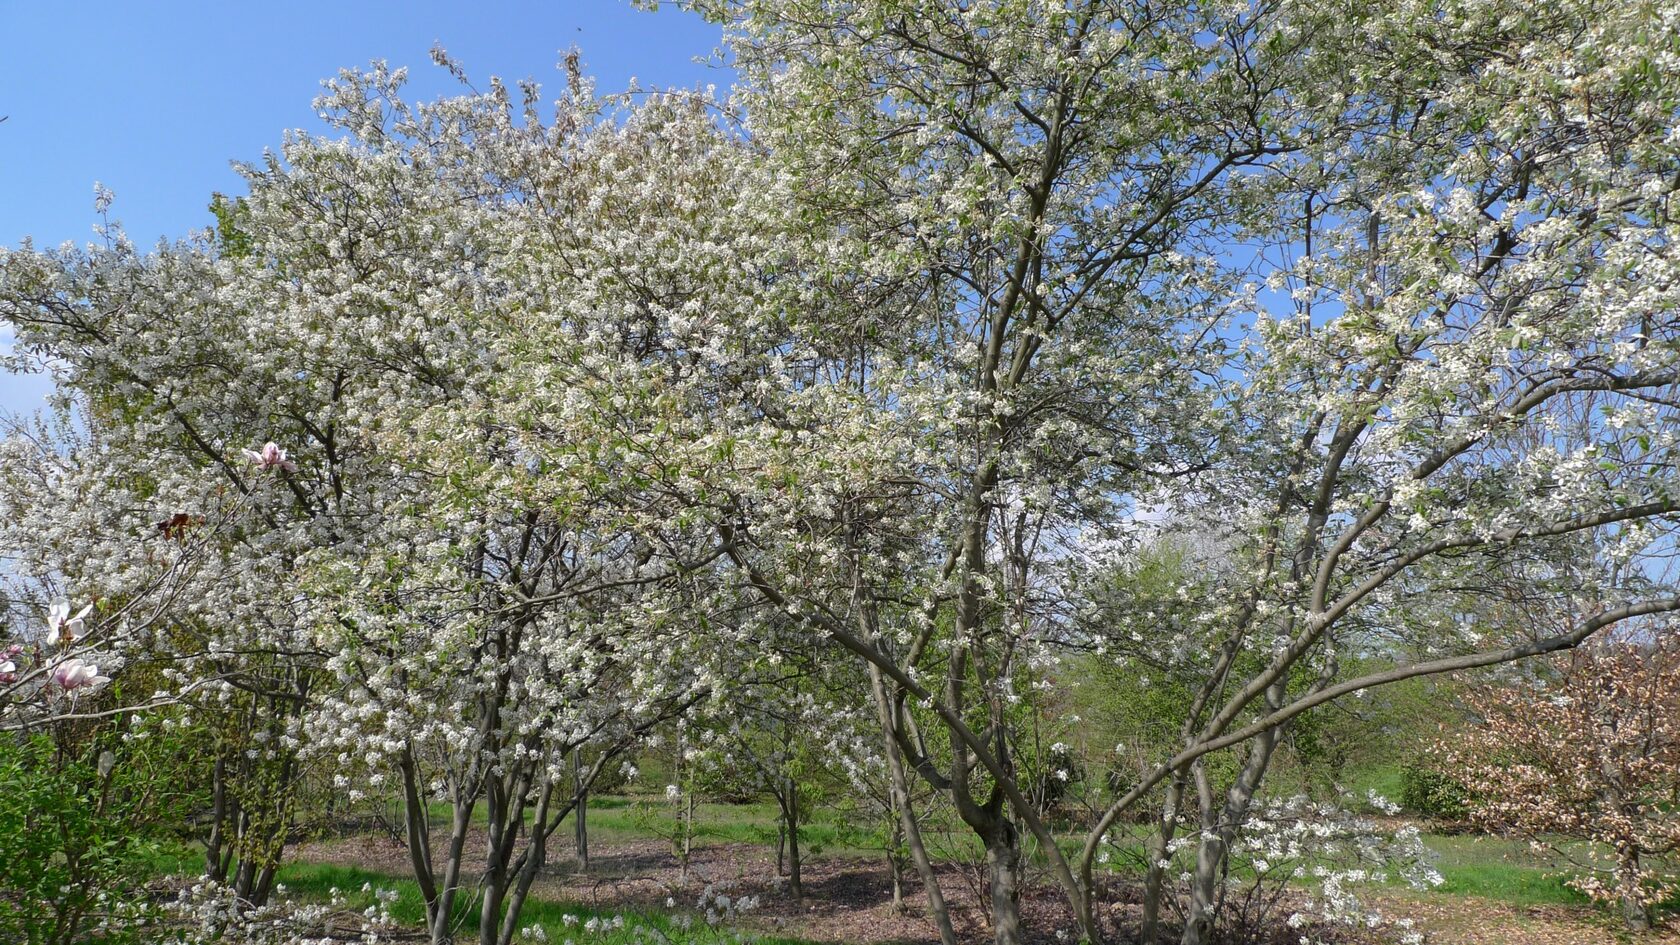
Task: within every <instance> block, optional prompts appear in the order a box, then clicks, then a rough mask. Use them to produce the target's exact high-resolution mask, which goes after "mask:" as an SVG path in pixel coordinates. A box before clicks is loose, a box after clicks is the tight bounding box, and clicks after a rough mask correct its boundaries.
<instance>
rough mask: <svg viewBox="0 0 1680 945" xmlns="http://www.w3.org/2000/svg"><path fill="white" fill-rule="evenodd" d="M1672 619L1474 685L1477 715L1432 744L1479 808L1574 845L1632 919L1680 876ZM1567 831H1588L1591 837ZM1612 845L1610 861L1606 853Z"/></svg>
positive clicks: (1584, 881) (1678, 651)
mask: <svg viewBox="0 0 1680 945" xmlns="http://www.w3.org/2000/svg"><path fill="white" fill-rule="evenodd" d="M1671 632H1672V631H1671V630H1670V629H1669V628H1668V627H1667V626H1665V625H1662V624H1652V625H1649V626H1647V627H1645V628H1643V630H1641V631H1639V632H1636V633H1634V634H1633V636H1632V639H1626V638H1624V639H1623V640H1620V641H1614V642H1605V643H1603V644H1601V645H1598V646H1594V647H1592V648H1589V649H1583V650H1577V651H1576V652H1574V653H1572V654H1570V655H1569V656H1568V657H1566V658H1559V659H1555V660H1552V661H1549V662H1548V663H1546V664H1543V665H1541V666H1538V667H1535V668H1534V670H1533V673H1534V676H1533V677H1532V678H1530V679H1524V680H1507V681H1505V682H1503V683H1501V682H1490V683H1487V684H1484V685H1482V686H1479V687H1477V688H1476V689H1474V690H1473V691H1472V692H1471V693H1469V694H1468V695H1467V697H1466V700H1465V701H1466V704H1467V706H1468V708H1469V710H1470V712H1471V714H1472V721H1471V722H1470V724H1468V725H1466V726H1464V727H1463V728H1461V729H1458V730H1457V731H1453V732H1450V733H1447V734H1444V735H1443V736H1442V737H1441V738H1440V739H1439V740H1438V741H1437V743H1436V744H1435V745H1434V746H1433V747H1432V749H1431V755H1432V758H1433V760H1434V761H1435V763H1436V764H1437V765H1439V770H1440V771H1441V772H1442V773H1443V774H1450V775H1451V777H1452V778H1453V780H1454V781H1456V782H1458V783H1460V784H1462V785H1463V786H1464V788H1465V793H1466V806H1467V808H1468V810H1469V813H1470V816H1471V817H1472V818H1473V819H1474V820H1475V821H1476V822H1477V823H1479V824H1481V825H1483V826H1486V827H1489V828H1492V829H1496V830H1514V831H1517V832H1519V833H1522V834H1525V835H1527V836H1529V837H1530V838H1532V839H1533V840H1534V841H1535V842H1537V843H1544V844H1546V845H1548V846H1550V847H1551V848H1553V849H1554V850H1556V851H1557V852H1559V853H1560V854H1563V855H1565V856H1567V857H1568V859H1569V860H1571V861H1572V862H1574V863H1575V865H1576V867H1577V869H1578V870H1579V871H1580V872H1579V873H1578V875H1577V876H1576V877H1575V878H1573V879H1572V880H1570V882H1571V884H1572V885H1574V886H1575V887H1576V888H1577V889H1580V890H1581V891H1582V892H1584V893H1586V894H1587V895H1589V896H1591V897H1592V898H1593V899H1596V900H1601V901H1609V902H1619V903H1620V905H1621V911H1622V918H1623V920H1624V921H1625V922H1626V923H1627V925H1628V927H1629V928H1631V929H1645V928H1649V927H1650V923H1651V910H1652V907H1653V906H1654V905H1656V904H1657V903H1660V902H1662V901H1664V900H1665V899H1667V898H1668V897H1669V896H1671V895H1672V894H1673V893H1674V891H1675V890H1676V889H1677V888H1680V885H1677V883H1676V878H1675V875H1674V872H1673V866H1674V864H1673V862H1672V860H1671V859H1670V858H1671V857H1672V856H1673V854H1674V853H1675V852H1676V851H1677V850H1680V811H1677V810H1676V809H1675V806H1674V798H1675V796H1676V792H1677V791H1680V646H1677V645H1676V644H1675V642H1674V640H1673V638H1672V637H1671V636H1670V635H1669V634H1670V633H1671ZM1560 840H1574V841H1584V843H1585V846H1584V847H1582V846H1579V845H1574V844H1568V845H1566V844H1563V843H1560V842H1559V841H1560ZM1600 851H1602V852H1603V853H1606V854H1608V861H1606V859H1605V858H1604V857H1602V856H1600V855H1599V853H1600Z"/></svg>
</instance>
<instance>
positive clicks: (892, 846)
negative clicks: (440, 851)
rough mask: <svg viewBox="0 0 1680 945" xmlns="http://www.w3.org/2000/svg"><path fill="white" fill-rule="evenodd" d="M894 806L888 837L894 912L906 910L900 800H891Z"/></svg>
mask: <svg viewBox="0 0 1680 945" xmlns="http://www.w3.org/2000/svg"><path fill="white" fill-rule="evenodd" d="M889 804H890V805H891V807H892V811H891V813H892V832H891V833H890V834H889V835H888V837H887V871H888V872H889V873H891V874H892V907H893V911H894V912H903V911H904V857H902V856H900V855H899V850H901V849H903V847H904V825H903V824H900V823H899V822H898V802H897V800H896V798H895V799H892V800H890V801H889Z"/></svg>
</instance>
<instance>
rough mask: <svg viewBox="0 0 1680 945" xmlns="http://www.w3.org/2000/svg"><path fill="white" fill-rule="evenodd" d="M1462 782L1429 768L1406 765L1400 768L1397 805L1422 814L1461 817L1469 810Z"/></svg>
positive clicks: (1461, 818) (1443, 818)
mask: <svg viewBox="0 0 1680 945" xmlns="http://www.w3.org/2000/svg"><path fill="white" fill-rule="evenodd" d="M1468 800H1469V792H1468V791H1467V789H1466V788H1465V787H1464V785H1463V784H1461V783H1459V782H1458V781H1456V780H1454V779H1453V778H1451V777H1449V776H1447V775H1445V774H1442V773H1441V772H1439V771H1436V770H1434V769H1433V768H1429V767H1425V766H1423V765H1417V764H1409V765H1406V766H1405V767H1403V768H1402V769H1401V771H1400V806H1401V807H1404V808H1405V809H1406V810H1408V811H1410V812H1412V813H1414V814H1421V815H1423V816H1425V817H1435V818H1439V819H1441V820H1450V821H1458V820H1463V819H1464V818H1465V817H1466V816H1467V815H1468V813H1469V807H1468V804H1467V802H1468Z"/></svg>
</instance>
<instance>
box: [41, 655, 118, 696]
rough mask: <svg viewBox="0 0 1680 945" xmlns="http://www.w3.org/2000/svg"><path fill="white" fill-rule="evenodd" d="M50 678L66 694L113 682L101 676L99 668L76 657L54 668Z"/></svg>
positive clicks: (107, 677) (109, 678)
mask: <svg viewBox="0 0 1680 945" xmlns="http://www.w3.org/2000/svg"><path fill="white" fill-rule="evenodd" d="M50 678H51V681H52V682H53V684H55V685H57V686H58V687H59V688H60V689H63V690H64V691H65V692H70V691H73V690H76V689H87V688H94V687H98V686H103V685H104V684H106V683H108V682H110V681H111V677H109V676H101V675H99V667H98V666H96V665H95V664H93V663H89V662H87V661H86V660H82V659H77V658H75V657H72V658H70V659H67V660H65V661H64V662H62V663H59V664H58V665H57V666H54V667H53V671H52V676H51V677H50Z"/></svg>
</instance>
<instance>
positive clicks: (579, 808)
mask: <svg viewBox="0 0 1680 945" xmlns="http://www.w3.org/2000/svg"><path fill="white" fill-rule="evenodd" d="M579 755H580V753H579V751H578V750H576V749H573V751H572V781H573V783H574V784H575V785H576V786H577V801H576V803H575V804H574V805H573V809H572V817H573V818H574V822H573V824H572V828H573V830H574V831H575V832H576V837H577V861H578V869H580V870H582V871H584V872H586V873H587V872H589V791H588V790H587V789H585V788H584V786H583V767H582V765H583V762H582V760H581V759H580V757H579Z"/></svg>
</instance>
